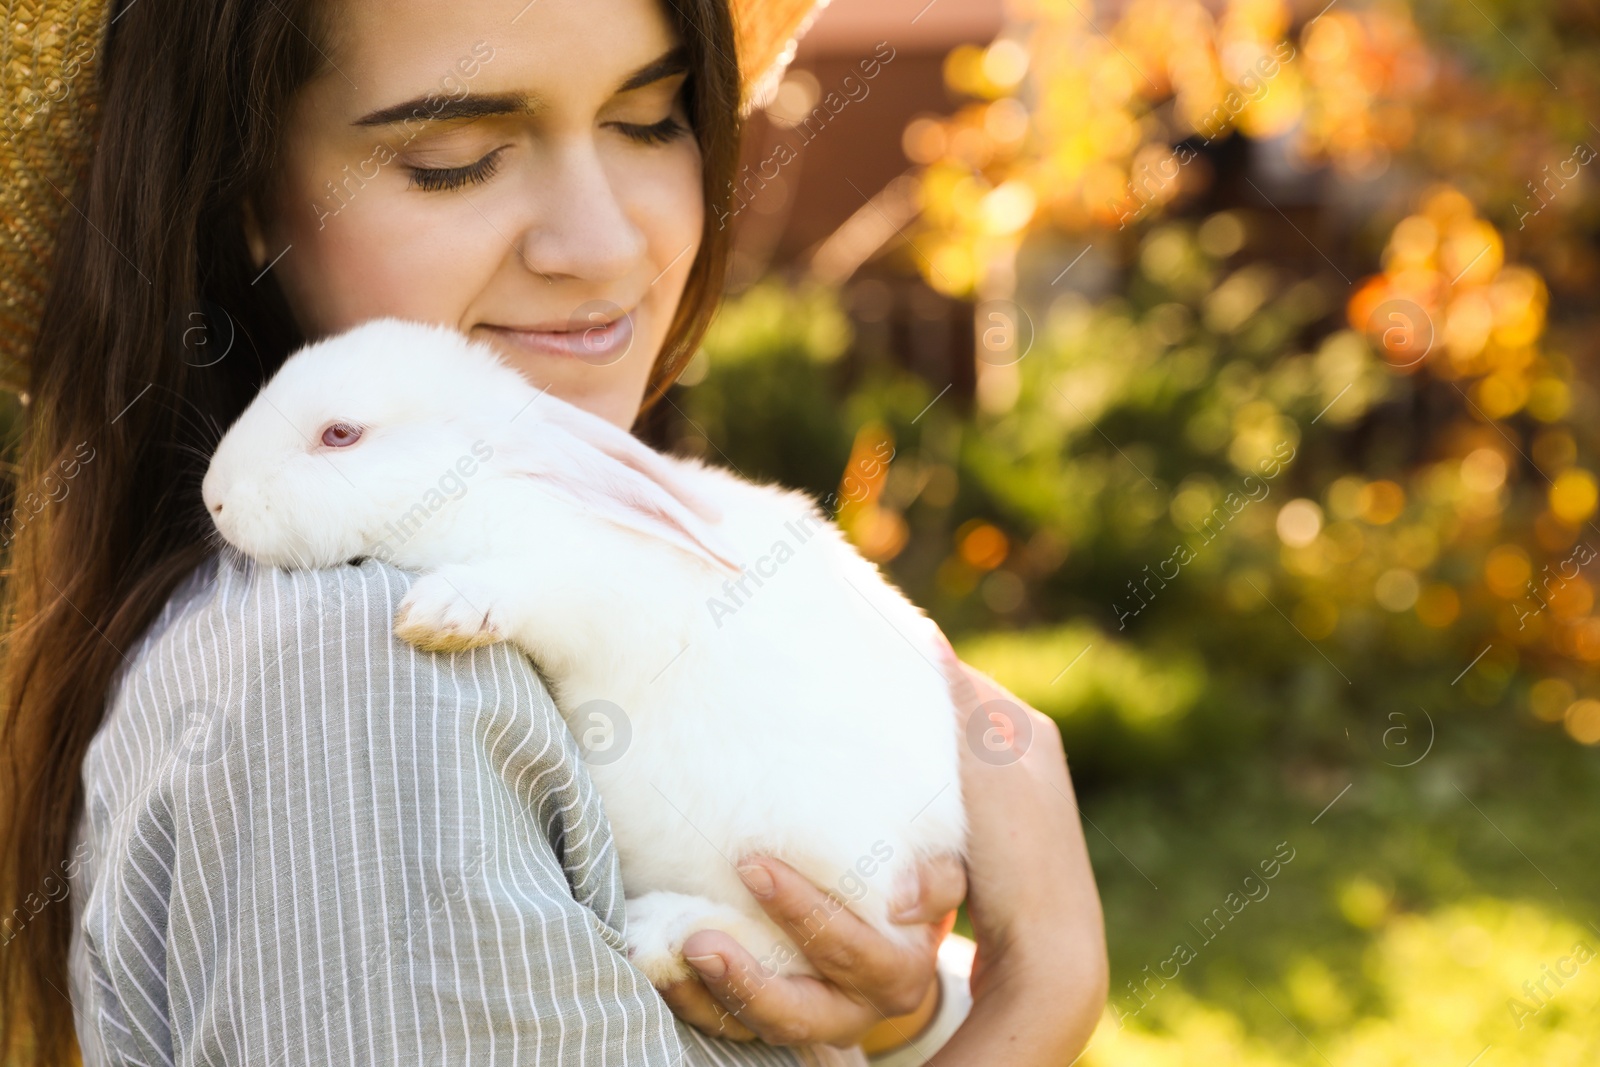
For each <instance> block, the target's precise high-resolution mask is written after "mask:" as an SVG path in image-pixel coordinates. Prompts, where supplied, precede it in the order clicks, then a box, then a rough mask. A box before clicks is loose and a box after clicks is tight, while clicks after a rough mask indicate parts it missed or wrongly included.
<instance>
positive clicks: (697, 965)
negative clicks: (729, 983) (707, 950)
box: [684, 955, 728, 978]
mask: <svg viewBox="0 0 1600 1067" xmlns="http://www.w3.org/2000/svg"><path fill="white" fill-rule="evenodd" d="M684 959H685V960H686V961H687V962H688V964H689V966H691V967H693V968H694V969H695V970H697V971H699V972H700V973H701V974H703V975H705V976H706V977H707V978H721V977H722V976H723V975H725V974H727V973H728V965H727V964H726V963H724V962H723V961H722V957H721V956H716V955H711V956H685V957H684Z"/></svg>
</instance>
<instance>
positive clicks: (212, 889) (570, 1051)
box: [70, 559, 801, 1067]
mask: <svg viewBox="0 0 1600 1067" xmlns="http://www.w3.org/2000/svg"><path fill="white" fill-rule="evenodd" d="M208 566H211V567H214V570H213V571H211V572H210V573H209V575H200V574H199V572H197V575H199V577H201V578H203V579H204V580H198V581H197V580H195V579H191V581H190V583H187V584H186V586H185V587H184V588H183V589H180V591H179V593H178V594H175V596H174V600H173V602H172V603H169V605H168V607H167V610H166V611H164V612H163V614H162V616H161V618H160V619H159V620H157V624H156V625H155V626H153V627H152V628H151V631H150V633H149V634H147V635H146V637H145V638H144V639H143V640H142V641H141V642H140V644H139V646H138V647H137V648H136V649H134V650H130V653H129V657H128V663H127V665H126V667H125V668H124V671H123V673H122V674H121V675H120V676H119V679H118V682H117V685H116V687H115V688H114V690H113V694H112V700H111V704H110V707H109V709H108V716H107V719H106V722H105V723H104V725H103V726H102V728H101V730H100V732H99V733H98V734H97V735H96V738H95V740H94V742H93V744H92V746H91V748H90V751H89V754H88V756H87V758H86V759H85V762H84V781H85V786H86V797H87V803H86V805H85V813H84V819H83V822H82V823H81V824H80V837H79V842H78V843H77V844H78V852H77V854H78V855H79V856H82V857H85V861H84V863H83V864H82V866H80V867H79V868H78V872H77V874H76V876H75V877H74V884H73V893H72V907H73V909H74V914H75V917H76V921H75V923H74V934H73V946H72V957H71V962H70V975H71V981H72V998H73V1002H74V1010H75V1012H76V1018H77V1028H78V1033H79V1038H80V1043H81V1045H82V1047H83V1053H84V1062H85V1064H86V1065H87V1067H98V1065H109V1064H145V1065H151V1067H154V1065H157V1064H165V1065H168V1067H177V1065H180V1064H182V1065H189V1064H202V1063H204V1064H229V1065H241V1067H242V1065H246V1064H248V1065H251V1067H280V1065H291V1064H292V1065H299V1064H306V1065H311V1064H317V1065H331V1064H357V1065H367V1064H373V1065H376V1064H394V1065H396V1067H399V1065H402V1064H403V1065H406V1067H418V1065H422V1064H445V1063H449V1064H508V1065H515V1064H534V1063H541V1064H544V1063H547V1064H562V1065H566V1064H574V1065H579V1064H638V1065H655V1064H662V1065H678V1064H751V1063H760V1064H796V1063H799V1062H801V1058H800V1057H799V1056H797V1055H796V1054H795V1053H794V1052H792V1051H789V1050H780V1049H772V1048H769V1047H766V1046H758V1045H738V1044H734V1043H730V1042H722V1041H717V1040H714V1039H710V1038H705V1037H702V1036H701V1035H699V1034H698V1032H694V1031H691V1030H690V1029H689V1028H687V1027H686V1026H685V1025H684V1024H682V1023H681V1022H679V1021H677V1020H676V1019H674V1018H673V1016H672V1015H671V1013H670V1012H669V1011H668V1009H667V1008H666V1005H665V1003H664V1002H663V1001H662V1000H661V999H660V997H659V996H658V995H657V993H656V992H655V991H654V990H653V989H652V988H651V986H650V985H649V983H648V982H647V981H646V980H645V979H644V977H643V976H642V975H641V974H640V973H639V972H638V971H637V970H636V969H634V968H633V967H632V965H631V964H629V962H628V961H627V959H626V956H625V954H624V942H623V939H622V924H623V918H624V904H623V897H622V882H621V875H620V869H619V866H618V862H617V857H616V853H615V849H614V847H613V845H612V840H611V835H610V830H609V827H608V825H607V823H606V821H605V818H604V815H603V812H602V810H601V805H600V800H599V797H598V794H597V793H596V792H595V789H594V787H593V785H592V783H591V781H590V779H589V776H588V774H587V772H586V768H585V767H584V765H583V763H582V761H581V759H580V757H579V755H578V748H577V746H576V744H575V743H574V742H573V741H572V739H571V737H570V735H569V734H568V732H567V730H566V727H565V725H564V724H563V723H562V721H561V719H560V717H559V715H558V714H557V712H556V710H555V707H554V704H553V703H552V701H551V699H550V697H549V694H548V693H547V691H546V690H545V688H544V686H543V685H542V683H541V682H540V680H539V677H538V675H537V673H536V672H535V671H534V669H533V667H532V664H531V663H530V662H529V660H528V659H527V658H526V657H525V656H522V655H521V654H520V653H518V652H516V651H515V650H514V649H512V648H510V647H509V646H506V645H497V646H494V647H491V648H487V649H479V650H476V651H474V652H466V653H457V654H451V655H435V654H430V653H425V652H421V651H418V650H416V649H414V648H412V647H411V646H409V645H407V644H405V643H404V642H401V641H399V640H398V639H396V638H394V637H393V636H392V634H391V632H390V626H391V620H392V617H393V613H394V610H395V608H396V607H397V606H398V604H399V601H400V599H401V598H402V597H403V596H404V594H405V592H406V589H407V588H408V587H409V585H410V583H411V582H412V581H413V580H414V577H413V576H411V575H409V574H407V573H405V572H402V571H399V570H397V569H395V568H393V567H392V566H390V565H388V564H385V563H381V562H379V561H376V560H367V561H364V562H362V563H361V564H359V565H351V566H344V567H338V568H330V569H326V570H321V571H302V572H286V571H279V570H272V569H261V570H257V571H254V572H253V573H250V574H246V573H245V572H244V571H242V570H240V569H239V568H238V567H237V566H236V565H235V564H233V563H231V562H228V561H226V560H220V559H219V560H216V561H214V563H213V564H211V565H208ZM202 570H203V571H204V570H205V568H202Z"/></svg>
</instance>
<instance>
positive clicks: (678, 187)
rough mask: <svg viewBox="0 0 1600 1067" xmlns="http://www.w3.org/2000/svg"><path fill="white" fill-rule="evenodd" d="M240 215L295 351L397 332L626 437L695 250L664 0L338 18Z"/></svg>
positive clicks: (435, 1)
mask: <svg viewBox="0 0 1600 1067" xmlns="http://www.w3.org/2000/svg"><path fill="white" fill-rule="evenodd" d="M335 20H336V30H335V40H334V42H333V43H332V47H331V48H330V49H329V53H328V58H329V59H330V60H331V62H332V63H333V64H334V66H335V67H336V68H337V69H334V70H330V71H328V72H326V73H324V74H323V75H321V76H319V77H318V78H316V79H315V80H313V81H312V82H310V83H308V84H307V85H306V86H305V88H304V89H303V90H302V92H301V93H300V94H299V96H298V97H297V98H296V101H295V105H294V111H293V114H292V116H291V117H290V119H289V130H288V137H287V145H286V154H285V157H284V158H283V160H282V168H283V169H282V171H281V175H280V178H281V180H280V182H279V184H278V191H277V193H276V195H275V197H274V202H273V203H271V204H266V205H259V206H253V205H247V207H246V211H245V225H246V232H247V234H248V236H249V237H250V244H251V252H252V256H253V257H254V259H255V260H256V265H257V268H258V269H262V268H265V267H266V266H267V265H268V264H269V263H270V264H272V267H271V269H272V272H273V274H274V275H275V276H276V277H277V280H278V282H279V284H280V285H281V286H282V287H283V290H284V292H285V293H286V295H287V297H288V299H289V302H290V305H291V307H292V309H293V311H294V313H295V316H296V319H297V320H298V322H299V325H300V327H301V329H302V331H303V332H304V333H305V334H306V336H307V337H308V338H316V337H320V336H326V335H328V334H331V333H337V332H339V331H341V330H343V329H346V328H348V327H350V326H354V325H356V324H357V323H359V322H361V321H364V320H366V319H369V318H373V317H377V316H382V315H395V316H399V317H401V318H407V319H416V320H420V321H424V322H437V323H442V324H445V325H450V326H454V327H456V328H458V329H460V330H461V331H462V332H464V333H467V334H468V335H469V336H472V337H474V338H477V339H481V340H484V341H487V342H489V343H491V344H492V345H493V346H494V347H495V348H496V349H498V350H499V351H500V352H501V353H503V354H504V355H505V356H506V357H507V358H508V359H509V360H510V361H511V363H512V365H513V366H515V367H516V368H517V369H518V370H519V371H520V372H521V373H522V374H523V376H524V377H525V378H527V379H528V381H529V382H531V383H532V384H533V385H534V386H536V387H538V388H545V387H548V388H549V390H550V391H551V392H552V393H554V394H556V395H557V396H559V397H561V398H563V399H565V400H568V401H570V402H572V403H574V404H577V405H579V406H580V407H583V408H586V409H588V410H589V411H592V412H594V413H596V414H598V415H601V416H603V417H604V418H606V419H609V420H610V421H612V422H614V423H616V424H617V425H619V426H622V427H625V428H626V427H629V426H631V425H632V423H633V421H634V418H635V416H636V415H637V413H638V410H639V405H640V402H641V400H642V398H643V394H644V390H645V387H646V385H647V383H648V380H649V376H650V369H651V366H652V364H653V362H654V361H655V358H656V355H657V353H658V352H660V350H661V346H662V343H663V341H664V339H665V337H666V333H667V328H668V327H669V326H670V324H671V321H672V317H673V313H674V311H675V310H676V308H677V305H678V299H679V296H680V295H681V294H682V292H683V288H684V283H685V281H686V280H687V277H688V274H689V269H690V267H691V265H692V264H693V262H694V259H695V255H696V253H697V252H698V250H699V245H700V235H701V224H702V220H703V217H704V210H705V208H704V203H703V200H702V192H701V163H700V152H699V148H698V146H697V145H696V143H695V139H694V136H693V134H692V133H691V132H690V131H689V124H688V115H687V112H686V111H685V108H684V101H683V92H682V89H683V82H684V79H685V76H686V73H687V72H686V65H685V60H684V56H683V54H682V52H681V51H680V49H679V44H680V42H679V40H678V39H677V36H676V33H675V30H674V28H673V26H672V25H671V23H669V22H668V20H667V18H666V16H665V15H664V13H663V9H662V5H661V3H660V2H659V0H470V2H466V0H343V2H342V3H341V4H340V5H339V6H338V8H337V10H336V14H335Z"/></svg>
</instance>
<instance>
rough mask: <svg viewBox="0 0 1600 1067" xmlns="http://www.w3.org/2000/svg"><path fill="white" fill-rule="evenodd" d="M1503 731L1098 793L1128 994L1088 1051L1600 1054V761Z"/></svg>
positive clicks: (1168, 1059)
mask: <svg viewBox="0 0 1600 1067" xmlns="http://www.w3.org/2000/svg"><path fill="white" fill-rule="evenodd" d="M1501 732H1502V734H1506V735H1509V736H1498V737H1493V738H1489V737H1473V736H1456V737H1454V738H1447V737H1441V738H1440V739H1439V742H1438V744H1437V745H1436V746H1435V747H1434V749H1433V750H1432V751H1431V752H1430V753H1429V754H1428V756H1427V757H1426V758H1424V759H1423V760H1422V761H1421V762H1420V763H1418V764H1417V765H1416V766H1413V767H1408V768H1397V767H1390V766H1385V765H1384V764H1382V763H1370V762H1369V763H1365V764H1356V763H1351V764H1336V763H1335V764H1328V765H1318V764H1315V763H1311V762H1307V761H1305V760H1299V761H1292V762H1289V761H1282V762H1280V761H1275V760H1273V759H1270V758H1258V759H1247V760H1242V761H1240V762H1239V763H1237V764H1234V765H1231V766H1228V767H1214V768H1204V767H1194V768H1189V769H1187V770H1185V771H1184V772H1183V774H1182V775H1181V776H1180V777H1175V778H1172V779H1169V780H1167V781H1164V782H1158V783H1154V784H1150V783H1145V784H1140V785H1136V786H1135V785H1128V786H1112V787H1109V788H1103V789H1100V790H1098V791H1097V792H1096V793H1094V794H1093V795H1089V796H1085V797H1084V798H1083V808H1084V812H1085V814H1086V816H1087V817H1088V818H1089V819H1091V820H1092V822H1093V826H1092V827H1088V828H1086V832H1087V833H1088V835H1089V845H1090V851H1091V854H1092V856H1093V859H1094V866H1095V871H1096V874H1097V877H1098V879H1099V884H1100V891H1101V896H1102V898H1103V900H1104V903H1105V911H1106V920H1107V929H1108V936H1109V941H1110V949H1111V957H1112V1001H1113V1003H1114V1005H1115V1006H1116V1009H1117V1010H1108V1012H1107V1015H1106V1017H1105V1020H1104V1021H1103V1023H1102V1025H1101V1028H1100V1030H1099V1031H1098V1033H1097V1034H1096V1038H1095V1041H1094V1044H1093V1045H1091V1047H1090V1050H1089V1052H1088V1053H1087V1054H1086V1055H1085V1056H1084V1057H1083V1060H1082V1062H1083V1063H1084V1064H1085V1065H1086V1067H1102V1065H1112V1064H1115V1065H1117V1067H1135V1065H1147V1064H1148V1065H1156V1064H1162V1065H1165V1064H1174V1065H1176V1064H1202V1063H1216V1064H1246V1065H1254V1064H1261V1065H1273V1067H1278V1065H1290V1064H1293V1065H1301V1064H1306V1065H1313V1064H1315V1065H1326V1064H1330V1063H1331V1064H1333V1065H1337V1067H1346V1065H1356V1064H1360V1065H1363V1067H1367V1065H1388V1064H1394V1065H1397V1067H1398V1065H1402V1064H1404V1065H1415V1064H1439V1065H1443V1067H1466V1065H1467V1064H1468V1063H1471V1062H1473V1060H1474V1057H1477V1056H1479V1055H1480V1054H1482V1058H1481V1059H1479V1060H1477V1061H1476V1063H1477V1064H1478V1065H1481V1067H1509V1065H1513V1064H1528V1065H1534V1064H1538V1065H1540V1067H1559V1065H1564V1064H1573V1065H1577V1064H1594V1063H1597V1062H1600V1027H1597V1026H1596V1025H1595V1008H1596V1005H1597V1002H1600V958H1596V959H1594V960H1584V959H1582V957H1584V956H1585V955H1586V954H1587V953H1591V952H1594V951H1596V950H1600V908H1597V907H1596V902H1597V901H1600V865H1597V864H1596V862H1595V848H1596V842H1597V841H1600V761H1596V759H1595V756H1594V753H1593V751H1592V750H1585V749H1581V748H1580V747H1579V746H1577V745H1575V744H1572V743H1571V742H1568V741H1565V740H1564V739H1561V738H1559V737H1557V736H1552V735H1550V734H1548V733H1535V732H1533V731H1531V730H1509V729H1502V731H1501ZM1463 733H1464V731H1463ZM1452 740H1453V741H1454V744H1452V743H1451V741H1452ZM1411 758H1414V757H1411ZM1391 759H1392V757H1391ZM1394 762H1400V761H1399V760H1394ZM1346 785H1349V786H1350V789H1349V790H1348V792H1345V793H1344V794H1343V796H1342V797H1340V798H1339V799H1338V801H1337V802H1336V803H1334V804H1333V805H1332V807H1331V808H1328V809H1327V811H1326V812H1325V813H1322V814H1321V815H1320V817H1319V812H1322V809H1323V808H1324V807H1325V806H1326V805H1327V804H1328V803H1329V802H1330V801H1332V800H1333V798H1334V797H1335V796H1337V795H1338V794H1339V792H1340V791H1341V790H1342V789H1344V787H1345V786H1346ZM1313 820H1315V823H1313ZM1283 842H1287V843H1288V845H1287V848H1289V849H1293V853H1294V854H1293V859H1292V860H1291V861H1290V862H1288V863H1287V864H1286V865H1283V866H1281V868H1279V869H1278V871H1277V876H1276V877H1275V878H1273V879H1271V880H1270V881H1261V880H1260V872H1259V870H1258V867H1257V865H1258V864H1259V863H1260V862H1261V861H1263V860H1270V859H1271V858H1272V857H1273V855H1274V851H1275V849H1277V848H1279V846H1280V843H1283ZM1284 851H1285V854H1286V851H1287V850H1284ZM1269 869H1270V868H1269ZM1251 873H1256V875H1257V879H1258V880H1257V881H1256V882H1255V883H1251V884H1250V885H1249V887H1248V888H1249V892H1250V893H1251V894H1253V895H1254V896H1256V897H1259V898H1260V899H1257V900H1250V901H1249V902H1248V903H1242V904H1241V903H1240V902H1241V901H1243V900H1244V899H1245V896H1246V894H1245V891H1244V890H1245V888H1246V886H1245V882H1244V880H1245V878H1246V876H1247V875H1250V874H1251ZM1230 893H1236V894H1238V896H1236V897H1235V898H1234V901H1233V905H1234V907H1233V909H1232V910H1236V911H1237V914H1232V910H1230V909H1229V908H1228V901H1227V898H1228V895H1229V894H1230ZM1219 907H1220V908H1223V909H1224V912H1225V913H1226V914H1228V915H1229V918H1228V921H1227V922H1226V923H1225V924H1224V923H1223V922H1222V920H1221V919H1220V918H1215V919H1213V921H1212V924H1211V927H1210V930H1211V931H1212V939H1211V940H1209V941H1207V940H1206V939H1205V937H1204V936H1203V931H1200V930H1197V929H1196V928H1197V927H1200V926H1201V925H1202V920H1203V918H1204V917H1205V916H1207V915H1208V914H1211V913H1212V910H1213V909H1214V908H1219ZM1191 924H1193V925H1191ZM1180 943H1183V944H1185V945H1187V946H1188V948H1189V949H1191V950H1192V951H1193V953H1194V955H1193V958H1192V959H1188V960H1187V962H1184V961H1185V958H1186V955H1187V954H1186V953H1177V954H1175V952H1174V950H1175V948H1176V946H1178V945H1179V944H1180ZM1580 943H1582V945H1583V946H1584V947H1583V948H1578V947H1577V946H1578V945H1579V944H1580ZM1575 950H1576V951H1575ZM1169 960H1170V961H1173V962H1166V963H1163V961H1169ZM1563 960H1565V961H1566V962H1565V963H1563V962H1562V961H1563ZM1175 963H1182V966H1181V967H1180V968H1177V975H1176V977H1175V978H1174V979H1173V980H1171V981H1165V982H1164V984H1163V982H1162V980H1161V979H1158V978H1149V975H1150V974H1152V973H1154V972H1158V971H1161V970H1164V971H1165V973H1166V974H1167V975H1172V974H1173V971H1174V969H1175V966H1174V965H1175ZM1558 964H1560V965H1561V966H1562V968H1563V969H1565V970H1566V971H1568V972H1572V971H1576V973H1575V974H1573V975H1572V976H1571V977H1569V978H1567V979H1564V980H1563V982H1562V984H1560V985H1558V984H1557V983H1556V981H1554V980H1553V979H1551V978H1549V977H1547V975H1548V974H1549V973H1550V972H1547V971H1546V970H1544V968H1545V967H1546V966H1548V967H1552V968H1554V967H1556V966H1557V965H1558ZM1147 966H1148V967H1149V970H1148V971H1147V970H1145V968H1146V967H1147ZM1147 979H1148V981H1147ZM1540 980H1543V982H1544V985H1545V989H1546V990H1547V991H1548V995H1541V997H1540V998H1537V999H1536V998H1535V997H1533V996H1531V995H1530V994H1529V993H1528V992H1527V991H1526V990H1525V989H1524V988H1523V983H1524V982H1530V981H1531V982H1538V981H1540ZM1139 982H1146V984H1145V986H1144V994H1143V997H1142V998H1141V997H1140V996H1139V995H1138V994H1136V993H1135V992H1134V989H1133V987H1132V986H1130V984H1129V983H1135V984H1137V983H1139ZM1514 998H1515V1000H1516V1001H1519V1002H1520V1003H1521V1004H1522V1005H1523V1006H1524V1007H1523V1008H1522V1009H1519V1010H1514V1005H1513V999H1514ZM1541 999H1542V1000H1543V1001H1544V1006H1543V1007H1542V1009H1541V1008H1540V1000H1541ZM1534 1009H1540V1010H1537V1011H1535V1010H1534ZM1519 1023H1520V1024H1521V1025H1520V1026H1519V1025H1518V1024H1519ZM1485 1049H1487V1050H1488V1051H1484V1050H1485Z"/></svg>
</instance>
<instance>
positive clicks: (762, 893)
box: [739, 863, 773, 897]
mask: <svg viewBox="0 0 1600 1067" xmlns="http://www.w3.org/2000/svg"><path fill="white" fill-rule="evenodd" d="M739 877H740V878H742V879H744V884H745V887H746V888H748V889H749V890H750V892H752V893H754V894H755V895H756V896H758V897H770V896H771V895H772V888H773V887H772V872H771V871H769V870H767V869H766V868H765V867H763V866H761V865H760V864H759V863H747V864H745V865H744V866H743V867H740V868H739Z"/></svg>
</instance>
